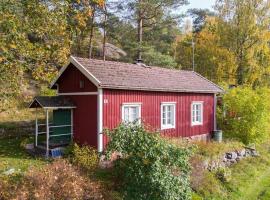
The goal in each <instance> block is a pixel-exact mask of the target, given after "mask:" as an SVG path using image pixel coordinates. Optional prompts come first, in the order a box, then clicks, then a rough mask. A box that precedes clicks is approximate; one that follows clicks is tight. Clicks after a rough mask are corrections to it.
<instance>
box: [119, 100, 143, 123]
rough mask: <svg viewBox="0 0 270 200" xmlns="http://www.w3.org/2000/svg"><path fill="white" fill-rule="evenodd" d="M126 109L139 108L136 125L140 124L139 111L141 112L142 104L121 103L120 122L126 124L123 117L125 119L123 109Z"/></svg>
mask: <svg viewBox="0 0 270 200" xmlns="http://www.w3.org/2000/svg"><path fill="white" fill-rule="evenodd" d="M126 107H138V108H139V118H138V121H137V122H138V123H139V124H141V110H142V103H123V104H122V108H121V109H122V110H121V113H122V122H124V123H126V121H125V119H124V117H125V108H126Z"/></svg>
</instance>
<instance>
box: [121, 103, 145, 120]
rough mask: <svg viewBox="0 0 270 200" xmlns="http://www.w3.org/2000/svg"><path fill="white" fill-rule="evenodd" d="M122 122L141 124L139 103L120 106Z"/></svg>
mask: <svg viewBox="0 0 270 200" xmlns="http://www.w3.org/2000/svg"><path fill="white" fill-rule="evenodd" d="M122 121H123V122H127V123H132V122H134V121H137V122H138V123H141V103H124V104H123V105H122Z"/></svg>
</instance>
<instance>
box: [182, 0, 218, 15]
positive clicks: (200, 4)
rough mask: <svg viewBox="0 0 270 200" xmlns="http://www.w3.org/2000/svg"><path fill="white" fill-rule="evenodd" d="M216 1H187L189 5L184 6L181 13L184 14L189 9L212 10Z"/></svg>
mask: <svg viewBox="0 0 270 200" xmlns="http://www.w3.org/2000/svg"><path fill="white" fill-rule="evenodd" d="M215 2H216V0H189V5H187V6H184V7H183V8H182V9H183V12H185V11H186V10H187V9H189V8H208V9H212V7H213V5H214V4H215Z"/></svg>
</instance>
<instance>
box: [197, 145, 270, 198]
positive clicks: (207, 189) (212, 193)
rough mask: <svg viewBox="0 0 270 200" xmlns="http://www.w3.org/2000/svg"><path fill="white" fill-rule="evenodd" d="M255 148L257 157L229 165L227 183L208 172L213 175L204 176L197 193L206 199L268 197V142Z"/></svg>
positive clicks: (269, 178) (269, 164) (269, 186)
mask: <svg viewBox="0 0 270 200" xmlns="http://www.w3.org/2000/svg"><path fill="white" fill-rule="evenodd" d="M257 150H258V151H259V153H260V156H259V157H253V158H246V159H243V160H241V161H240V162H239V163H237V164H235V165H232V166H231V167H230V170H231V173H232V174H231V180H230V181H229V182H228V183H222V182H221V181H219V180H218V179H217V178H215V176H214V173H212V172H211V173H210V172H208V173H210V174H213V176H206V177H205V179H204V181H203V182H204V184H202V187H201V188H200V192H201V194H200V192H199V194H198V195H200V196H201V197H203V198H202V199H207V200H208V199H209V200H210V199H211V200H212V199H215V200H222V199H230V200H257V199H258V200H268V199H270V143H265V144H261V145H258V146H257ZM213 178H214V179H216V180H214V183H215V184H214V185H213V184H212V183H213ZM202 191H203V192H202ZM194 199H195V198H194Z"/></svg>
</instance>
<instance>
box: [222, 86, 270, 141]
mask: <svg viewBox="0 0 270 200" xmlns="http://www.w3.org/2000/svg"><path fill="white" fill-rule="evenodd" d="M269 98H270V90H269V89H267V88H260V89H256V90H254V89H252V88H250V87H238V88H234V89H230V90H228V91H227V92H226V93H225V94H224V96H223V100H222V101H223V108H220V109H219V115H218V116H219V126H220V128H221V129H222V130H223V131H224V133H225V136H226V137H227V138H234V139H238V140H240V141H242V142H243V143H245V144H249V143H253V142H262V141H264V140H267V139H269V136H270V133H269V128H270V115H269V111H270V102H269V101H268V99H269Z"/></svg>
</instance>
